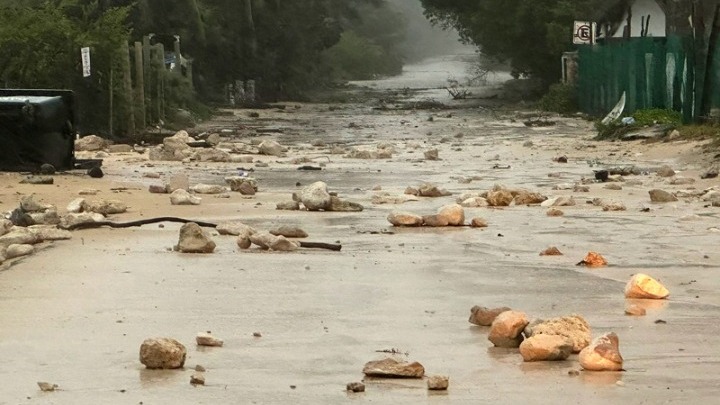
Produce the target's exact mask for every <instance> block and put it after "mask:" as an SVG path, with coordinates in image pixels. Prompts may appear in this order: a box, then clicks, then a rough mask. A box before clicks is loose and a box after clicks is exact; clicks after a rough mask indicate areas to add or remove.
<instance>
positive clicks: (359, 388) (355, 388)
mask: <svg viewBox="0 0 720 405" xmlns="http://www.w3.org/2000/svg"><path fill="white" fill-rule="evenodd" d="M345 390H346V391H350V392H365V384H363V383H361V382H351V383H348V384H347V385H346V386H345Z"/></svg>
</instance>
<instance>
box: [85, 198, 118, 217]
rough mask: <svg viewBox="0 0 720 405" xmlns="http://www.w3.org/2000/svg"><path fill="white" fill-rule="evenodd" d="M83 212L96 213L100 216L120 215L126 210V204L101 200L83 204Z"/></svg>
mask: <svg viewBox="0 0 720 405" xmlns="http://www.w3.org/2000/svg"><path fill="white" fill-rule="evenodd" d="M82 209H83V211H85V212H96V213H98V214H102V215H112V214H122V213H123V212H126V211H127V209H128V206H127V204H125V203H124V202H122V201H118V200H103V201H91V202H87V201H86V202H85V203H84V204H83V206H82Z"/></svg>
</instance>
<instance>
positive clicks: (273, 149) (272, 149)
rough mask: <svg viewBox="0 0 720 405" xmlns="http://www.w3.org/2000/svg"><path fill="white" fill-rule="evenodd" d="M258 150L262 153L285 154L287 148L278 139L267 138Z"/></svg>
mask: <svg viewBox="0 0 720 405" xmlns="http://www.w3.org/2000/svg"><path fill="white" fill-rule="evenodd" d="M258 151H259V152H260V154H262V155H269V156H283V155H284V154H285V151H287V148H285V147H283V146H282V145H280V144H279V143H278V142H276V141H272V140H266V141H263V142H262V143H260V145H258Z"/></svg>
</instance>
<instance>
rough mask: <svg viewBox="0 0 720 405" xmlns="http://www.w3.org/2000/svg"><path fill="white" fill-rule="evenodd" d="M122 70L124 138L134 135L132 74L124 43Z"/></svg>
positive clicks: (124, 43) (127, 48)
mask: <svg viewBox="0 0 720 405" xmlns="http://www.w3.org/2000/svg"><path fill="white" fill-rule="evenodd" d="M121 49H122V51H121V52H122V70H123V108H122V109H123V113H124V114H123V115H124V118H125V122H124V123H123V126H122V128H123V130H124V131H123V132H124V135H125V136H130V135H135V103H133V88H132V73H131V70H130V47H129V46H128V43H127V42H126V41H123V43H122V48H121Z"/></svg>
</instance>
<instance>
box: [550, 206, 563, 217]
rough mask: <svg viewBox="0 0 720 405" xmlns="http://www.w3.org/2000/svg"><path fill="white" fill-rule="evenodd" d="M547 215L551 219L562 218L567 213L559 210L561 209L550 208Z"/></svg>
mask: <svg viewBox="0 0 720 405" xmlns="http://www.w3.org/2000/svg"><path fill="white" fill-rule="evenodd" d="M546 214H547V216H549V217H561V216H563V215H565V213H564V212H563V211H562V210H559V209H557V208H550V209H549V210H548V211H547V212H546Z"/></svg>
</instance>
